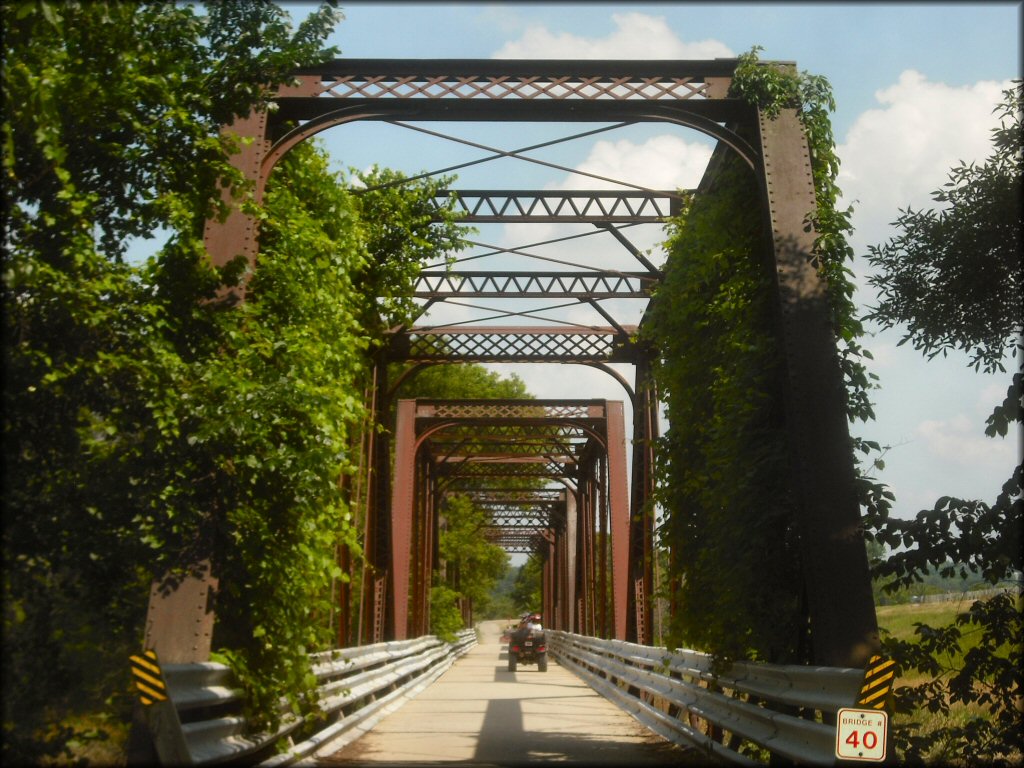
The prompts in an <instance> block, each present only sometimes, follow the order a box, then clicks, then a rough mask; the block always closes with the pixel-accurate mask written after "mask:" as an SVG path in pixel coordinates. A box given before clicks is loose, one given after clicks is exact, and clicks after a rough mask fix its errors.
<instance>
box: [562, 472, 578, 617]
mask: <svg viewBox="0 0 1024 768" xmlns="http://www.w3.org/2000/svg"><path fill="white" fill-rule="evenodd" d="M576 510H577V504H576V492H575V491H573V490H570V489H567V490H566V494H565V566H564V568H565V626H564V627H562V629H564V630H565V631H566V632H578V631H579V628H578V626H577V624H576V597H577V595H578V594H579V589H578V587H577V585H578V584H579V578H578V574H577V572H576V564H577V563H578V562H579V544H578V538H579V525H578V523H577V511H576Z"/></svg>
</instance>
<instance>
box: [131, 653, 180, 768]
mask: <svg viewBox="0 0 1024 768" xmlns="http://www.w3.org/2000/svg"><path fill="white" fill-rule="evenodd" d="M130 661H131V670H132V681H133V683H134V684H135V688H136V690H137V691H138V695H137V697H136V700H135V702H134V704H133V707H132V731H131V734H130V736H129V743H128V765H130V766H134V765H139V766H142V765H153V764H154V763H159V764H160V765H192V756H191V755H190V754H189V751H188V746H187V745H186V743H185V737H184V735H183V734H182V730H181V720H180V719H179V718H178V711H177V709H175V706H174V702H172V701H171V699H170V696H169V695H168V693H167V684H166V682H165V681H164V677H163V673H162V672H161V670H160V663H159V660H158V658H157V654H156V652H155V651H152V650H148V651H146V652H144V653H142V654H139V655H138V656H132V657H131V659H130Z"/></svg>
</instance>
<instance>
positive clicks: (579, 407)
mask: <svg viewBox="0 0 1024 768" xmlns="http://www.w3.org/2000/svg"><path fill="white" fill-rule="evenodd" d="M604 417H605V401H604V400H417V401H416V419H417V420H425V419H441V420H445V421H447V420H450V419H459V420H461V421H469V422H472V423H474V424H480V423H485V422H498V421H502V420H515V421H517V422H519V423H524V422H532V423H537V424H540V423H550V422H551V420H552V419H561V420H569V419H572V420H574V421H578V422H581V423H589V424H596V423H600V422H602V421H603V420H604Z"/></svg>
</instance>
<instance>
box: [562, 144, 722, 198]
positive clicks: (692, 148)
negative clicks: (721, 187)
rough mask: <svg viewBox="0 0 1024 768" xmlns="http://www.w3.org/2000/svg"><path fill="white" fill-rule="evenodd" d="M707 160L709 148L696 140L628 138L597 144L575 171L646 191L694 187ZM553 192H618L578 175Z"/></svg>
mask: <svg viewBox="0 0 1024 768" xmlns="http://www.w3.org/2000/svg"><path fill="white" fill-rule="evenodd" d="M710 159H711V147H710V146H709V145H707V144H703V143H700V142H699V141H692V142H691V141H686V140H684V139H683V138H681V137H679V136H674V135H671V134H663V135H661V136H653V137H651V138H650V139H647V140H646V141H644V142H642V143H635V142H633V141H630V140H629V139H620V140H618V141H607V140H602V141H597V142H595V143H594V146H593V148H592V149H591V151H590V155H589V156H588V157H587V158H586V160H584V161H583V162H582V163H581V164H580V165H579V166H577V168H578V170H580V171H583V172H584V173H590V174H594V175H596V176H601V177H604V178H606V179H615V180H617V181H627V182H629V183H630V184H636V185H638V186H642V187H647V188H648V189H678V188H684V189H686V188H691V187H696V186H697V184H698V183H699V182H700V178H701V176H702V175H703V174H704V169H705V168H706V167H707V164H708V161H709V160H710ZM554 187H555V188H557V189H622V187H621V186H620V185H618V184H614V183H612V182H610V181H602V180H601V179H595V178H593V177H591V176H582V175H579V174H575V175H572V176H570V177H568V178H567V179H566V180H565V181H563V182H560V183H558V184H556V185H554Z"/></svg>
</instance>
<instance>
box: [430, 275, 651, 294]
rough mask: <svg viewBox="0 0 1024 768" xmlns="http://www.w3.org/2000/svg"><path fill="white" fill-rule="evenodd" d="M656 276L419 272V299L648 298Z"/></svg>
mask: <svg viewBox="0 0 1024 768" xmlns="http://www.w3.org/2000/svg"><path fill="white" fill-rule="evenodd" d="M657 282H658V276H657V275H653V274H650V273H647V272H610V271H594V272H486V271H463V270H458V271H452V272H420V274H419V275H418V276H417V278H416V286H415V292H414V293H413V296H415V297H416V298H419V299H436V300H444V299H453V298H464V299H482V298H496V297H501V298H510V299H540V298H543V299H580V300H587V299H649V298H650V297H651V292H652V289H653V288H654V286H655V285H656V284H657Z"/></svg>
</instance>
